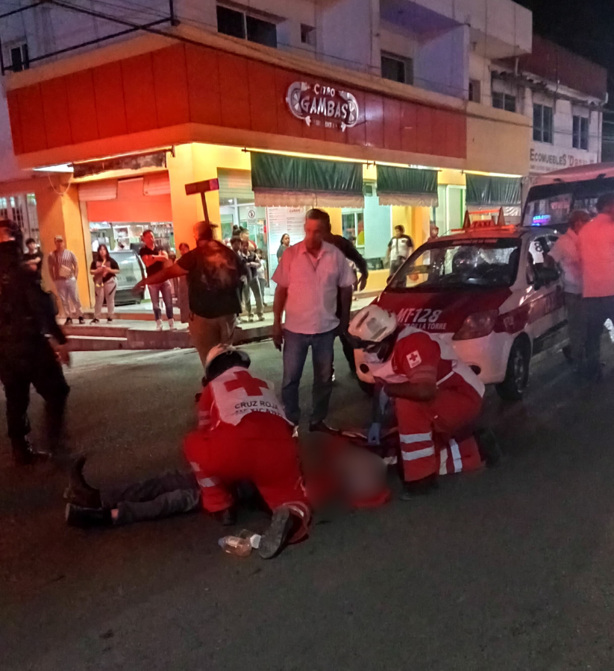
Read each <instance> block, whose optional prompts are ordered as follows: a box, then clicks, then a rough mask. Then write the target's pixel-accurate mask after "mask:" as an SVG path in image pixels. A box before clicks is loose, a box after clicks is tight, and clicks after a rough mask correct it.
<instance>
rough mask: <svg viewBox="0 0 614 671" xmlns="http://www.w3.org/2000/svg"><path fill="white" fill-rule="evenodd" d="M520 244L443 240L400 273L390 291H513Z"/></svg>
mask: <svg viewBox="0 0 614 671" xmlns="http://www.w3.org/2000/svg"><path fill="white" fill-rule="evenodd" d="M519 259H520V240H519V239H517V238H496V239H495V238H491V239H482V240H477V239H473V240H449V241H446V240H439V241H437V242H435V243H430V244H428V243H427V244H426V245H423V246H422V247H421V248H420V249H418V250H417V251H416V252H415V253H414V254H412V256H410V258H409V259H408V260H407V261H406V262H405V264H404V265H403V266H402V267H401V268H400V269H399V271H398V272H397V273H396V274H395V276H394V277H393V278H392V279H391V281H390V283H389V284H388V290H391V291H395V290H397V291H403V290H416V291H439V290H442V291H443V290H447V289H459V288H461V289H468V288H474V287H475V288H478V287H490V288H492V287H509V286H510V285H512V284H513V283H514V280H515V279H516V273H517V271H518V261H519Z"/></svg>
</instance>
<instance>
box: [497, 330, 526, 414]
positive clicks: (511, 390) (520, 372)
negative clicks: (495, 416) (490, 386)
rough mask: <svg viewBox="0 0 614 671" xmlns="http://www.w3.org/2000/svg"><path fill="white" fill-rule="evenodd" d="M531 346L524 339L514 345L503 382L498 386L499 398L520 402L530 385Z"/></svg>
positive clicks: (518, 340)
mask: <svg viewBox="0 0 614 671" xmlns="http://www.w3.org/2000/svg"><path fill="white" fill-rule="evenodd" d="M530 358H531V346H530V344H529V342H528V341H527V340H525V339H524V338H518V339H517V340H516V341H515V342H514V344H513V345H512V349H511V350H510V356H509V359H508V360H507V371H506V373H505V379H504V380H503V382H501V383H500V384H498V385H497V386H496V389H497V393H498V394H499V396H500V397H501V398H503V399H505V400H506V401H520V400H521V399H522V396H523V394H524V392H525V390H526V388H527V384H528V383H529V361H530Z"/></svg>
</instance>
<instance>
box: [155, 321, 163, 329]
mask: <svg viewBox="0 0 614 671" xmlns="http://www.w3.org/2000/svg"><path fill="white" fill-rule="evenodd" d="M161 330H162V320H161V319H156V331H161Z"/></svg>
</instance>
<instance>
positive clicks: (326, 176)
mask: <svg viewBox="0 0 614 671" xmlns="http://www.w3.org/2000/svg"><path fill="white" fill-rule="evenodd" d="M251 158H252V189H253V190H254V194H255V200H256V206H257V207H301V206H306V207H317V206H321V207H362V206H363V205H364V196H363V192H362V164H360V163H347V162H345V161H326V160H320V159H313V158H300V157H297V156H282V155H280V154H265V153H258V152H252V154H251Z"/></svg>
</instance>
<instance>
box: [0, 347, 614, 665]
mask: <svg viewBox="0 0 614 671" xmlns="http://www.w3.org/2000/svg"><path fill="white" fill-rule="evenodd" d="M249 351H250V353H251V354H252V356H253V357H254V360H255V364H254V365H255V367H256V368H257V370H258V371H260V372H261V373H262V374H264V375H265V376H268V377H269V378H270V379H273V380H275V381H276V382H279V378H280V372H281V363H280V359H279V357H278V355H277V353H276V352H275V351H274V349H273V347H272V345H271V344H270V343H260V344H255V345H252V346H250V347H249ZM612 368H613V366H612V362H611V361H610V363H609V371H611V372H609V373H608V374H607V375H606V380H605V381H604V382H603V383H602V384H600V385H598V386H593V387H590V386H587V385H585V384H581V383H579V382H577V381H576V380H574V379H573V378H572V376H571V374H570V372H569V370H568V369H567V368H566V367H565V364H563V363H562V358H561V356H560V354H556V353H553V354H551V355H550V356H546V357H544V359H543V360H542V362H541V363H540V364H539V365H537V366H535V367H534V370H533V378H532V387H531V392H530V394H529V395H528V397H527V399H526V401H525V402H524V403H520V404H515V405H504V404H502V403H500V402H499V401H498V399H497V398H496V397H495V396H494V394H490V395H489V398H488V403H487V409H486V413H485V416H486V418H487V419H488V420H489V421H490V422H492V424H493V427H494V428H495V430H496V433H497V434H498V436H499V439H500V442H501V443H502V446H503V448H504V450H505V453H506V459H505V462H504V464H503V465H502V466H501V467H500V468H499V469H496V470H493V471H486V472H483V473H481V474H477V475H475V474H474V475H471V476H469V475H467V476H450V477H448V478H447V479H446V480H444V481H443V482H442V488H441V489H440V491H439V492H438V493H437V494H436V495H434V496H432V497H429V498H427V499H424V500H421V501H417V502H412V503H403V502H401V501H398V500H395V501H393V502H392V503H390V504H389V505H388V506H386V507H385V508H383V509H379V510H376V511H366V512H359V513H358V512H357V513H354V514H343V513H342V512H340V511H336V512H335V511H333V512H331V513H329V514H327V515H326V516H323V515H320V516H319V517H318V518H317V524H316V525H315V527H314V529H313V533H312V536H311V538H310V539H309V540H308V541H307V542H306V543H304V544H302V545H299V546H295V547H293V548H290V549H289V550H288V551H286V552H285V553H284V554H283V555H282V556H280V557H279V558H277V559H276V560H273V561H271V562H268V563H267V562H263V561H262V560H260V559H259V558H258V557H256V556H254V557H249V558H246V559H238V558H235V557H230V556H227V555H225V554H223V553H222V552H221V551H220V550H219V548H218V547H217V544H216V541H217V539H218V537H219V536H220V530H219V528H218V527H217V526H216V524H215V523H214V522H213V521H212V520H211V519H209V518H207V517H206V516H205V515H204V514H201V513H195V514H193V515H190V516H186V517H182V518H175V519H169V520H164V521H160V522H153V523H147V524H141V525H135V526H133V527H125V528H122V529H116V530H104V531H98V530H96V531H91V532H85V531H79V530H74V529H69V528H67V527H66V526H65V525H64V521H63V502H62V499H61V495H62V490H63V486H64V480H65V478H64V475H63V474H62V472H61V471H60V470H58V469H57V468H56V467H53V466H51V465H42V466H37V467H36V469H34V470H33V471H21V470H17V469H15V468H14V467H13V466H12V465H11V463H10V460H9V458H8V450H7V449H4V448H6V441H5V440H4V438H3V441H2V445H3V449H2V451H1V454H0V669H2V671H8V670H15V671H17V670H19V671H26V670H29V669H32V670H36V671H50V670H62V671H86V670H103V669H104V670H105V671H106V670H124V669H125V670H130V671H145V670H146V671H168V670H169V669H207V671H213V670H218V669H220V670H222V669H223V670H224V671H234V670H235V669H237V670H239V669H240V670H241V671H244V670H245V669H257V670H260V669H262V670H266V671H277V670H279V671H294V670H296V671H299V670H300V671H319V670H327V671H328V670H330V669H344V670H348V671H354V670H360V671H362V670H365V671H372V670H374V669H377V670H394V671H396V670H401V669H402V670H406V669H415V670H417V671H430V670H433V671H459V670H465V669H469V670H474V669H475V670H480V671H481V670H484V671H493V670H497V671H508V670H509V671H518V670H523V671H524V670H527V671H537V670H542V669H544V670H545V669H549V670H556V671H566V670H568V669H603V670H611V669H612V668H614V652H613V645H614V576H613V567H614V496H613V493H614V459H613V458H612V450H613V449H614V446H613V445H612V432H613V429H614V394H613V392H614V371H612ZM199 374H200V372H199V366H198V361H197V357H196V356H195V354H193V353H191V352H186V351H173V352H155V353H132V352H127V353H115V354H80V355H77V357H76V365H75V367H74V368H73V369H72V370H71V371H70V373H69V377H70V382H71V385H72V389H73V391H72V395H71V398H70V416H69V424H70V429H71V435H72V440H73V444H74V445H75V447H76V449H81V450H84V451H86V452H87V453H88V454H90V463H89V466H88V471H87V472H88V477H89V478H90V479H91V480H93V481H95V482H98V483H100V484H101V485H115V484H118V483H127V482H130V481H131V480H134V479H135V478H141V477H145V476H148V475H153V474H155V473H158V472H159V471H160V470H162V469H165V468H169V467H172V466H175V465H178V464H179V463H180V456H179V451H178V447H179V445H180V441H181V437H182V435H183V434H184V433H185V432H186V430H187V429H188V428H190V427H191V426H192V424H193V421H194V403H193V397H194V393H195V391H196V390H197V388H198V381H199ZM337 377H338V382H337V385H336V388H335V392H334V396H333V407H332V413H331V422H334V423H336V424H337V425H343V426H348V427H351V426H355V425H360V424H362V423H363V422H364V418H365V417H366V416H368V413H369V402H368V401H367V400H366V399H365V397H363V396H362V394H361V393H360V392H359V391H358V390H357V389H356V386H355V383H354V382H353V381H352V380H351V379H350V378H349V376H348V375H347V368H346V365H345V362H343V360H342V357H341V353H340V352H339V363H338V373H337ZM305 382H306V385H305V387H306V386H307V383H309V382H310V378H309V377H307V378H306V380H305ZM33 418H34V419H35V420H37V421H38V420H39V419H40V404H39V403H38V402H35V403H34V409H33ZM4 432H5V425H4V419H2V420H0V433H1V434H2V435H4ZM392 479H393V478H392ZM395 488H396V489H397V490H398V485H397V483H396V482H395ZM240 522H241V524H240V526H252V527H254V526H257V525H258V524H262V522H263V519H262V516H261V515H260V516H259V515H258V514H255V513H245V514H244V515H243V517H242V519H241V521H240Z"/></svg>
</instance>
